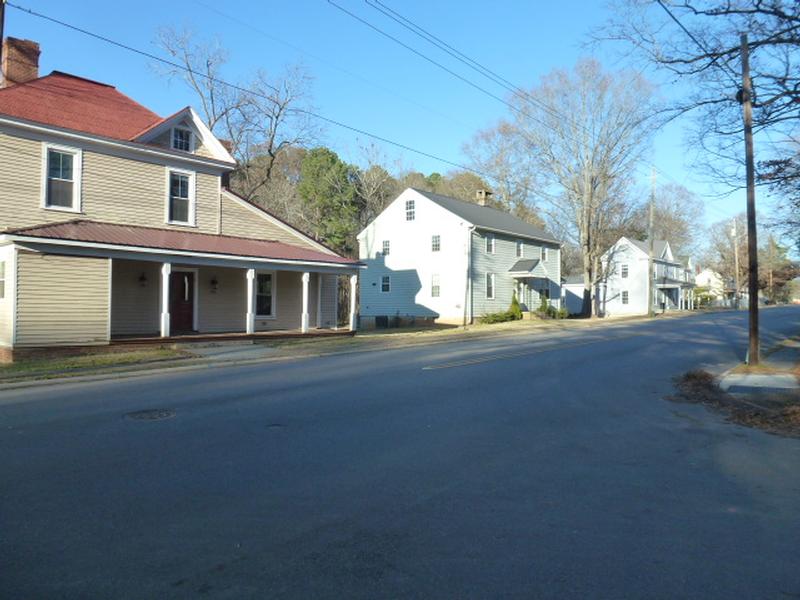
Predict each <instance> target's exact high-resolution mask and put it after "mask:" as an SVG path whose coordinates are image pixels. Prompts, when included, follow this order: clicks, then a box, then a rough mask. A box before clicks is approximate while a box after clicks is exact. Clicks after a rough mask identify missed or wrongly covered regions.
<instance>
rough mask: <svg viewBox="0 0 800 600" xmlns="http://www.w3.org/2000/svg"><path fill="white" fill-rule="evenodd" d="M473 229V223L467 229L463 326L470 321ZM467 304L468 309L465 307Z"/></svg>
mask: <svg viewBox="0 0 800 600" xmlns="http://www.w3.org/2000/svg"><path fill="white" fill-rule="evenodd" d="M474 231H475V225H471V226H470V227H469V229H467V273H466V274H467V279H466V282H465V283H466V285H465V286H464V320H463V321H464V322H463V326H464V327H466V326H467V324H471V323H472V317H473V315H472V234H473V232H474ZM468 306H469V309H467V307H468Z"/></svg>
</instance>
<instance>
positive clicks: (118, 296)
mask: <svg viewBox="0 0 800 600" xmlns="http://www.w3.org/2000/svg"><path fill="white" fill-rule="evenodd" d="M142 274H144V276H145V277H146V278H147V282H146V283H145V284H144V285H142V283H141V282H140V281H139V278H140V277H141V276H142ZM160 285H161V264H160V263H154V262H143V261H132V260H115V261H113V264H112V274H111V335H112V336H115V335H135V334H148V335H156V334H158V332H159V329H160V327H161V324H160V312H161V307H160V300H159V294H160Z"/></svg>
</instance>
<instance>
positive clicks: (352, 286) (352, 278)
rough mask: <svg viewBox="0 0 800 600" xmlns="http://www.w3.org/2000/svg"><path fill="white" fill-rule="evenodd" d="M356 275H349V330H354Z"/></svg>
mask: <svg viewBox="0 0 800 600" xmlns="http://www.w3.org/2000/svg"><path fill="white" fill-rule="evenodd" d="M357 287H358V275H350V331H355V330H356V290H357Z"/></svg>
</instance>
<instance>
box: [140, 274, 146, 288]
mask: <svg viewBox="0 0 800 600" xmlns="http://www.w3.org/2000/svg"><path fill="white" fill-rule="evenodd" d="M139 285H140V286H142V287H147V275H145V274H144V273H142V274H141V275H139Z"/></svg>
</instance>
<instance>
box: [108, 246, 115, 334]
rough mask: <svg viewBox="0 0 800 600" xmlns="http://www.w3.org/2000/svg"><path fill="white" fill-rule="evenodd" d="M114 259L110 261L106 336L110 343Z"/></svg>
mask: <svg viewBox="0 0 800 600" xmlns="http://www.w3.org/2000/svg"><path fill="white" fill-rule="evenodd" d="M113 269H114V259H113V258H109V259H108V328H107V330H106V336H107V337H108V341H109V342H110V341H111V290H112V289H113V285H114V274H113V273H114V271H113Z"/></svg>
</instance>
